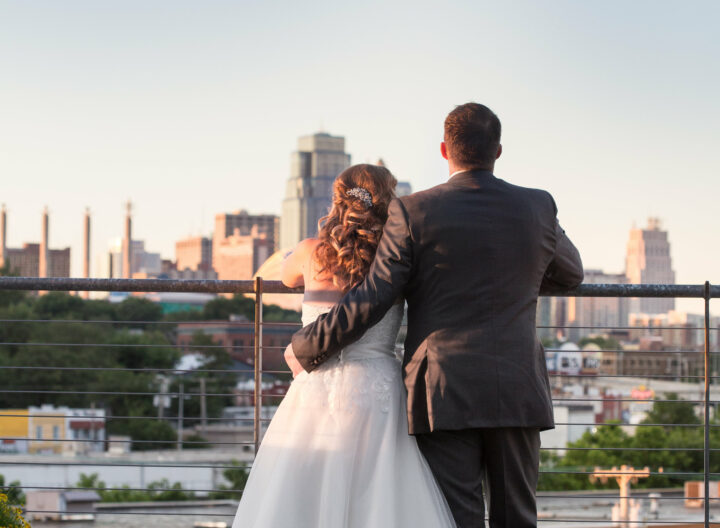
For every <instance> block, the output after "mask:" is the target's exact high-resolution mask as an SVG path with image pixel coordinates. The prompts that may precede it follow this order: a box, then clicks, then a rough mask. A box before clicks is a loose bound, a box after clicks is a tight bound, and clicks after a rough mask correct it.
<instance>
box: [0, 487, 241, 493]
mask: <svg viewBox="0 0 720 528" xmlns="http://www.w3.org/2000/svg"><path fill="white" fill-rule="evenodd" d="M9 487H11V488H15V489H42V490H65V491H182V492H185V493H214V492H218V491H219V492H222V493H242V492H243V491H244V490H234V489H215V488H213V489H190V488H182V489H177V488H126V487H123V488H92V487H77V486H72V487H68V486H24V485H20V486H9Z"/></svg>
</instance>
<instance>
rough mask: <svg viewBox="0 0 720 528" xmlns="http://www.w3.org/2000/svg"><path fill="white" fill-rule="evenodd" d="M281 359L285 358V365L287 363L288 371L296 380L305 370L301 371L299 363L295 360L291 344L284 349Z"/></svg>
mask: <svg viewBox="0 0 720 528" xmlns="http://www.w3.org/2000/svg"><path fill="white" fill-rule="evenodd" d="M283 357H284V358H285V363H287V365H288V367H290V370H291V371H292V375H293V378H296V377H297V375H298V374H300V373H301V372H302V371H303V370H305V369H303V367H302V365H301V364H300V362H299V361H298V360H297V359H296V358H295V354H294V353H293V349H292V344H290V345H288V346H287V348H285V353H284V354H283Z"/></svg>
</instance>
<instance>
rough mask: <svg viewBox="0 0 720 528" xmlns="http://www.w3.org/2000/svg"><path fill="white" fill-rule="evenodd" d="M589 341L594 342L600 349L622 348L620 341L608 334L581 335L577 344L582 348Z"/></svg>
mask: <svg viewBox="0 0 720 528" xmlns="http://www.w3.org/2000/svg"><path fill="white" fill-rule="evenodd" d="M590 343H594V344H596V345H597V346H598V347H600V350H622V346H621V345H620V342H619V341H618V340H617V339H615V338H614V337H609V336H593V337H583V338H582V339H581V340H580V341H578V346H579V347H580V348H583V347H584V346H585V345H588V344H590Z"/></svg>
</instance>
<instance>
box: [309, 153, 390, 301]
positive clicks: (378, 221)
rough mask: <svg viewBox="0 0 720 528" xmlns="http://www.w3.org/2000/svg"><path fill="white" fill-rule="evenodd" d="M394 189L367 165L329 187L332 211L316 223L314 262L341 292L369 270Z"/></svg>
mask: <svg viewBox="0 0 720 528" xmlns="http://www.w3.org/2000/svg"><path fill="white" fill-rule="evenodd" d="M396 185H397V180H396V179H395V177H394V176H393V175H392V173H391V172H390V171H389V170H387V169H386V168H385V167H382V166H379V165H368V164H359V165H353V166H352V167H348V168H347V169H345V170H344V171H343V172H342V173H340V175H339V176H338V177H337V178H336V179H335V182H334V183H333V197H332V207H331V209H330V212H329V213H328V215H327V216H325V217H323V218H321V219H320V221H319V222H318V239H319V240H320V244H318V246H317V247H316V249H315V261H316V262H317V263H318V265H319V267H320V269H319V273H328V274H330V275H332V278H333V284H335V286H337V287H338V288H340V289H342V290H343V292H345V291H347V290H349V289H350V288H352V287H353V286H354V285H355V284H357V283H359V282H361V281H362V280H363V279H364V278H365V275H367V273H368V271H369V270H370V264H371V263H372V261H373V259H374V258H375V250H376V249H377V245H378V242H380V237H381V236H382V230H383V226H384V225H385V220H387V216H388V205H389V204H390V200H392V199H393V198H395V186H396Z"/></svg>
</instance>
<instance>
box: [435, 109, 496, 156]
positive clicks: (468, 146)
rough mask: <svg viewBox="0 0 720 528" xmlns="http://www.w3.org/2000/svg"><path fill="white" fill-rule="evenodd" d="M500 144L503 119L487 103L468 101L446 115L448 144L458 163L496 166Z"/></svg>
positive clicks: (449, 150)
mask: <svg viewBox="0 0 720 528" xmlns="http://www.w3.org/2000/svg"><path fill="white" fill-rule="evenodd" d="M499 145H500V120H499V119H498V116H496V115H495V113H494V112H493V111H492V110H490V109H489V108H488V107H487V106H485V105H481V104H478V103H465V104H464V105H460V106H456V107H455V109H454V110H453V111H452V112H450V113H449V114H448V116H447V117H446V118H445V146H446V147H447V151H448V156H449V157H450V158H452V160H453V161H454V162H455V164H456V165H458V166H460V167H463V168H467V169H475V168H489V167H492V166H493V164H494V162H495V158H496V157H497V149H498V146H499Z"/></svg>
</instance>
